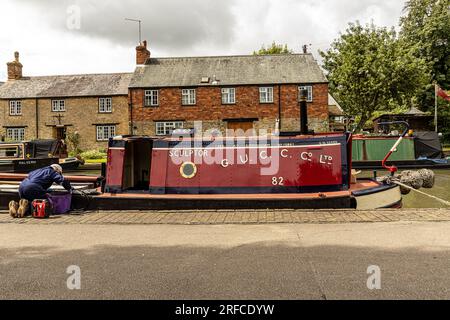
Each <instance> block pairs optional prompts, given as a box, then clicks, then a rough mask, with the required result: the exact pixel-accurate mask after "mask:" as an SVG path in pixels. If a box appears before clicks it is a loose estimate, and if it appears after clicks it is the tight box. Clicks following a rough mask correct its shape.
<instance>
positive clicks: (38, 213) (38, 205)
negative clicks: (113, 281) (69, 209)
mask: <svg viewBox="0 0 450 320" xmlns="http://www.w3.org/2000/svg"><path fill="white" fill-rule="evenodd" d="M32 206H33V218H37V219H46V218H48V217H50V215H51V214H52V213H53V209H52V205H51V203H50V202H49V201H48V200H34V201H33V203H32Z"/></svg>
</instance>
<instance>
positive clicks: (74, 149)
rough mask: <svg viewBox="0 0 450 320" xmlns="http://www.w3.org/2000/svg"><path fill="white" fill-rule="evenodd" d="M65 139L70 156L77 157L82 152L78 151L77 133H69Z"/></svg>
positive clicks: (78, 140)
mask: <svg viewBox="0 0 450 320" xmlns="http://www.w3.org/2000/svg"><path fill="white" fill-rule="evenodd" d="M66 138H67V141H68V142H69V148H70V150H69V152H70V154H71V155H73V156H79V155H80V154H81V153H82V152H83V151H82V150H81V149H80V134H79V133H78V131H75V132H72V133H69V134H68V135H67V137H66Z"/></svg>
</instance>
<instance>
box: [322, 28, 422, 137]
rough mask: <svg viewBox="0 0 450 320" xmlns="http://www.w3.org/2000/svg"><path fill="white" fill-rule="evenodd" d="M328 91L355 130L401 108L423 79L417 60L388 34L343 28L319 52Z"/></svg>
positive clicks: (392, 33) (389, 31)
mask: <svg viewBox="0 0 450 320" xmlns="http://www.w3.org/2000/svg"><path fill="white" fill-rule="evenodd" d="M320 54H321V56H322V57H323V59H324V62H323V68H324V69H325V70H326V71H328V80H329V82H330V83H329V89H330V91H331V93H332V94H333V96H334V97H335V98H336V99H337V100H338V101H339V103H340V104H341V106H342V107H343V108H344V111H345V112H346V113H347V114H348V115H352V116H356V118H357V127H356V130H358V131H359V130H361V129H363V128H364V125H365V124H366V122H367V121H369V120H370V119H371V118H372V117H373V115H374V114H375V113H376V112H378V111H385V112H389V111H392V110H395V109H396V108H397V109H407V108H408V107H409V106H410V104H411V103H412V101H411V98H412V97H414V96H415V94H416V91H417V90H418V89H419V88H421V87H422V86H423V85H424V83H426V81H427V80H428V74H427V68H426V66H425V62H424V61H423V59H420V58H417V57H415V56H414V55H413V53H412V50H411V49H408V48H406V46H404V45H403V44H402V43H401V41H400V40H399V39H398V37H397V35H396V32H395V30H394V29H387V28H377V27H376V26H374V25H373V24H371V25H366V26H365V27H363V26H361V25H360V24H359V23H358V22H357V23H355V24H353V23H351V24H349V27H348V29H347V30H346V33H345V34H341V36H340V37H339V38H338V39H336V40H335V41H334V42H333V43H332V45H331V48H330V49H328V50H327V51H325V52H323V51H321V52H320Z"/></svg>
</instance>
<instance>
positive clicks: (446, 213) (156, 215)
mask: <svg viewBox="0 0 450 320" xmlns="http://www.w3.org/2000/svg"><path fill="white" fill-rule="evenodd" d="M398 221H433V222H439V221H450V209H403V210H398V209H397V210H372V211H354V210H316V211H311V210H309V211H308V210H307V211H305V210H218V211H101V212H83V213H71V214H68V215H62V216H52V217H51V218H49V219H46V220H38V219H33V218H30V217H28V218H24V219H13V218H11V217H10V216H9V215H8V214H7V212H6V211H0V224H5V223H14V224H39V225H40V224H44V225H47V224H88V225H110V224H115V225H155V224H156V225H157V224H168V225H224V224H278V223H290V224H328V223H331V224H338V223H365V222H398Z"/></svg>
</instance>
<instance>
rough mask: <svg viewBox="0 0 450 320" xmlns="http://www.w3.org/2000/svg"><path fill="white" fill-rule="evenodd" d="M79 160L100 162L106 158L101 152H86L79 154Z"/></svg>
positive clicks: (104, 153)
mask: <svg viewBox="0 0 450 320" xmlns="http://www.w3.org/2000/svg"><path fill="white" fill-rule="evenodd" d="M81 158H82V159H85V160H100V159H105V158H106V152H102V150H88V151H86V152H83V153H82V154H81Z"/></svg>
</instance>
